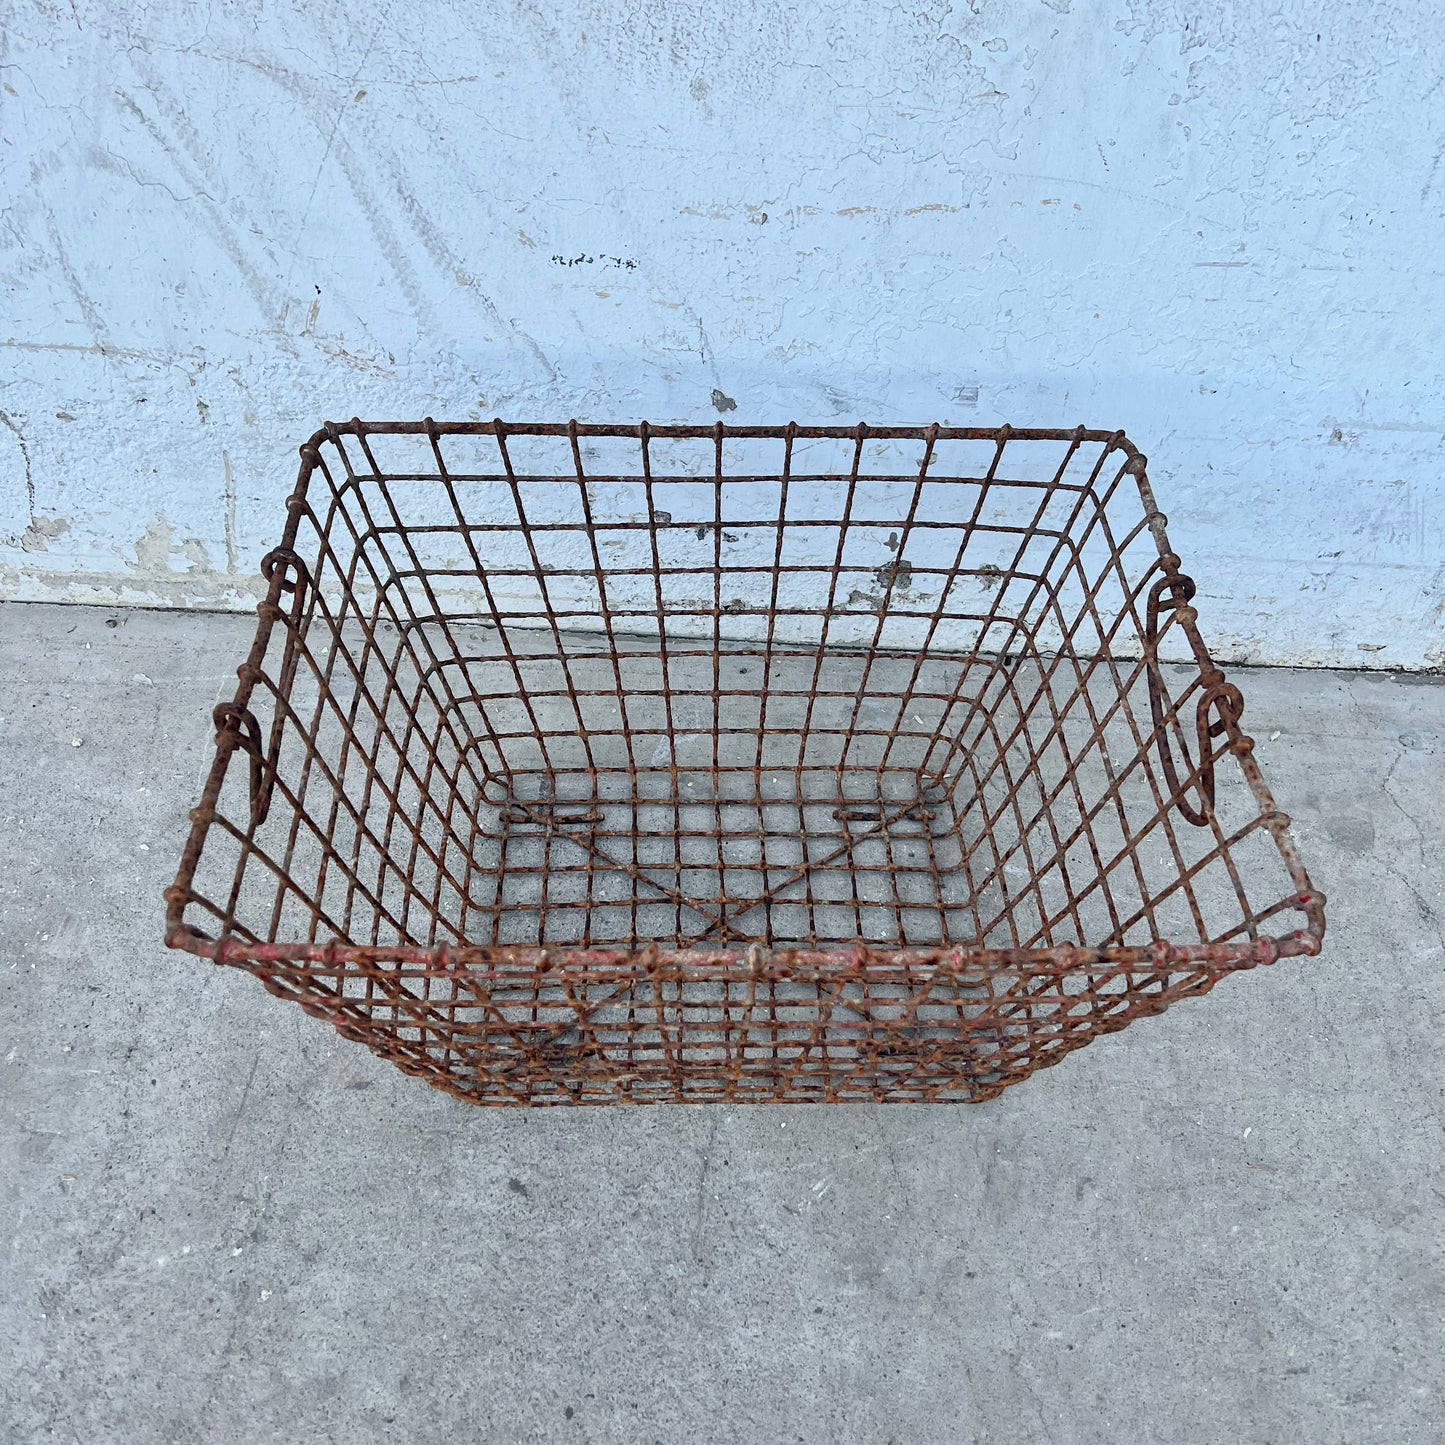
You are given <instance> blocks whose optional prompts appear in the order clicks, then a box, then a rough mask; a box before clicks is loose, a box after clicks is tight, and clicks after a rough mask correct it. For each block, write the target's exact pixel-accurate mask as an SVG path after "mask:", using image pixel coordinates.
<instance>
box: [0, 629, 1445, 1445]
mask: <svg viewBox="0 0 1445 1445" xmlns="http://www.w3.org/2000/svg"><path fill="white" fill-rule="evenodd" d="M111 619H114V621H115V622H116V624H117V625H114V626H110V625H108V622H109V621H110V620H111ZM251 631H252V621H251V619H249V618H246V617H223V616H203V615H194V614H176V613H171V614H160V613H144V612H133V613H107V612H105V611H102V610H97V609H84V608H73V609H66V608H49V607H42V606H21V605H14V604H12V605H9V606H3V607H0V777H3V780H4V789H5V791H4V797H3V801H0V860H3V871H0V980H3V987H0V1221H3V1224H4V1234H5V1238H4V1239H3V1240H0V1250H3V1253H0V1260H3V1263H0V1439H3V1440H5V1441H7V1442H8V1441H15V1442H29V1441H44V1440H52V1439H54V1440H63V1441H67V1442H69V1441H84V1442H86V1445H99V1442H107V1441H123V1442H127V1445H147V1442H152V1441H167V1442H170V1441H174V1442H196V1441H202V1442H211V1441H220V1442H230V1441H235V1442H238V1445H241V1442H244V1445H253V1442H271V1441H274V1442H278V1445H304V1442H311V1441H333V1440H334V1441H341V1442H345V1445H357V1442H366V1441H371V1440H378V1441H381V1440H387V1441H390V1440H415V1441H431V1440H437V1441H441V1440H446V1441H451V1440H466V1441H485V1442H492V1441H495V1442H507V1445H510V1442H517V1441H545V1442H559V1441H561V1442H565V1441H569V1440H576V1441H653V1440H657V1441H662V1442H667V1445H673V1442H677V1441H683V1440H697V1441H704V1442H717V1441H732V1440H747V1441H774V1440H777V1441H782V1440H796V1441H807V1442H811V1441H833V1440H837V1441H880V1442H881V1441H899V1442H932V1441H940V1442H943V1441H947V1442H970V1441H979V1442H997V1441H1008V1442H1011V1445H1027V1442H1034V1441H1040V1442H1048V1445H1073V1442H1094V1441H1098V1442H1110V1445H1115V1442H1132V1441H1147V1442H1160V1445H1163V1442H1188V1445H1199V1442H1214V1441H1220V1442H1223V1441H1228V1442H1231V1445H1234V1442H1254V1441H1259V1442H1265V1441H1268V1442H1276V1445H1279V1442H1293V1441H1300V1442H1308V1445H1330V1442H1341V1445H1344V1442H1349V1445H1355V1442H1360V1441H1366V1440H1380V1441H1388V1442H1391V1445H1406V1442H1414V1441H1418V1442H1422V1445H1423V1442H1437V1441H1439V1440H1441V1439H1442V1438H1445V1338H1442V1320H1445V1264H1442V1251H1445V1167H1442V1166H1445V1132H1442V1129H1445V1090H1442V1084H1445V1069H1442V1066H1441V1065H1442V1045H1441V1030H1442V1019H1445V974H1442V953H1445V809H1442V807H1441V800H1442V798H1445V746H1442V744H1445V689H1442V688H1441V687H1440V686H1439V685H1438V683H1437V681H1436V680H1427V679H1421V678H1415V679H1410V678H1404V677H1396V676H1390V675H1382V674H1374V675H1366V674H1358V675H1350V674H1342V673H1326V672H1257V673H1252V674H1249V675H1247V676H1245V677H1244V678H1243V679H1242V682H1243V686H1244V690H1245V696H1246V699H1247V711H1246V726H1247V727H1248V728H1249V729H1250V730H1251V731H1252V732H1253V733H1254V735H1255V736H1256V737H1257V738H1259V740H1260V744H1261V748H1260V755H1261V758H1262V760H1263V763H1264V765H1265V768H1266V771H1267V774H1268V776H1269V777H1270V779H1271V781H1272V782H1273V784H1274V785H1275V787H1276V790H1277V792H1278V795H1279V797H1280V800H1281V804H1282V806H1284V807H1285V808H1286V810H1287V811H1289V812H1290V813H1291V814H1293V816H1294V818H1295V820H1296V831H1297V834H1298V836H1299V839H1300V843H1301V847H1302V849H1303V851H1304V855H1305V859H1306V863H1307V864H1308V865H1309V866H1310V867H1311V869H1312V871H1313V874H1314V877H1315V879H1316V881H1317V882H1318V883H1319V885H1320V886H1321V887H1322V888H1323V889H1324V890H1325V891H1326V892H1327V893H1328V894H1329V896H1330V900H1331V911H1330V936H1329V938H1328V940H1327V943H1326V950H1325V953H1324V955H1323V957H1322V958H1320V959H1318V960H1316V961H1300V962H1290V963H1282V964H1280V965H1278V966H1276V967H1274V968H1272V969H1259V970H1256V971H1255V972H1253V973H1249V974H1245V975H1242V976H1240V977H1238V978H1235V979H1232V980H1229V981H1227V982H1225V983H1224V984H1223V985H1221V987H1220V988H1219V989H1218V990H1217V992H1216V993H1215V994H1214V995H1212V996H1211V997H1210V998H1208V999H1206V1000H1204V1001H1202V1002H1199V1003H1195V1004H1189V1005H1185V1006H1182V1007H1180V1008H1178V1009H1176V1010H1175V1011H1173V1012H1172V1013H1170V1014H1168V1015H1166V1016H1164V1017H1163V1018H1160V1019H1156V1020H1146V1021H1144V1022H1142V1023H1140V1024H1138V1025H1136V1026H1135V1027H1134V1028H1132V1029H1130V1030H1129V1031H1128V1032H1126V1033H1124V1034H1121V1035H1118V1036H1116V1037H1114V1038H1110V1039H1105V1040H1104V1041H1102V1042H1100V1043H1098V1044H1096V1045H1094V1046H1093V1047H1091V1048H1089V1049H1086V1050H1084V1051H1083V1052H1082V1053H1079V1054H1076V1055H1074V1056H1072V1057H1070V1058H1069V1059H1068V1060H1067V1061H1066V1062H1065V1063H1064V1064H1063V1065H1061V1066H1060V1067H1059V1068H1057V1069H1054V1070H1050V1071H1047V1072H1045V1073H1043V1074H1040V1075H1039V1076H1038V1077H1036V1078H1035V1079H1032V1080H1030V1081H1029V1082H1028V1083H1026V1084H1024V1085H1023V1086H1022V1087H1020V1088H1017V1089H1013V1090H1010V1091H1009V1092H1008V1093H1007V1094H1005V1095H1004V1097H1003V1098H1001V1099H1000V1100H998V1101H997V1102H995V1103H992V1104H987V1105H984V1106H981V1107H976V1108H968V1107H947V1106H937V1107H932V1108H927V1107H908V1106H902V1107H894V1108H892V1109H889V1108H874V1107H871V1106H864V1105H856V1106H851V1105H850V1106H838V1107H835V1108H827V1109H807V1108H791V1109H778V1108H761V1109H752V1110H748V1109H735V1110H734V1109H726V1108H720V1107H716V1108H707V1109H693V1110H688V1109H682V1108H664V1109H651V1110H638V1111H630V1110H622V1109H607V1110H594V1111H561V1112H547V1113H537V1114H526V1113H521V1112H492V1111H484V1110H475V1109H468V1108H467V1107H466V1106H464V1105H461V1104H457V1103H454V1102H452V1101H450V1100H448V1099H446V1098H445V1097H443V1096H442V1095H440V1094H437V1093H435V1092H433V1091H431V1090H429V1089H427V1088H425V1087H423V1086H421V1085H419V1084H417V1083H415V1082H414V1081H412V1080H409V1079H407V1078H405V1077H404V1076H403V1075H401V1074H400V1073H397V1072H394V1071H393V1070H391V1069H390V1068H388V1067H387V1066H385V1065H383V1064H381V1063H379V1062H378V1061H377V1060H375V1059H373V1058H372V1057H371V1056H370V1055H369V1054H367V1053H366V1052H365V1051H364V1050H361V1049H359V1048H357V1047H356V1046H354V1045H350V1044H344V1043H342V1042H341V1041H340V1040H339V1039H338V1038H337V1037H336V1036H335V1035H334V1034H333V1033H332V1032H331V1030H329V1029H327V1028H325V1027H323V1026H322V1025H319V1024H317V1023H315V1022H313V1021H312V1020H310V1019H307V1018H306V1017H305V1016H304V1015H302V1014H301V1013H300V1012H299V1011H298V1010H296V1009H292V1008H287V1007H285V1006H283V1005H282V1004H280V1003H278V1002H277V1001H276V1000H274V999H272V998H270V997H269V996H267V995H266V994H265V993H264V992H263V991H262V990H261V989H260V988H259V987H258V986H257V985H256V984H255V983H254V982H253V981H252V980H250V979H248V978H246V977H244V976H243V975H241V974H239V973H232V972H228V971H223V970H217V969H214V968H212V967H210V966H209V965H206V964H202V963H200V962H199V961H197V960H195V959H191V958H188V957H184V956H181V955H177V954H171V953H168V952H167V951H166V950H165V949H164V948H163V947H162V946H161V944H160V942H159V937H160V928H161V890H162V889H163V888H164V887H165V886H166V884H167V883H168V882H169V881H170V879H171V877H172V874H173V872H174V868H175V863H176V858H177V855H178V852H179V849H180V846H181V842H182V838H183V835H184V831H185V815H186V810H187V809H188V808H189V807H190V806H191V804H192V803H193V801H194V799H195V796H196V794H197V793H198V790H199V778H200V773H201V769H202V766H203V763H204V762H205V760H206V759H207V756H208V754H209V751H210V747H211V729H210V724H209V712H210V705H211V703H212V702H213V701H215V700H216V699H217V698H218V697H219V696H221V695H222V693H223V692H224V693H225V694H226V695H227V696H229V694H230V690H231V687H232V685H233V684H232V676H233V669H234V667H235V665H236V663H237V662H238V661H239V660H240V658H241V656H242V654H243V652H244V646H245V642H246V641H247V640H248V639H249V635H250V633H251ZM1276 732H1277V733H1278V736H1277V737H1272V735H1273V734H1275V733H1276ZM76 739H79V740H80V742H79V745H78V746H76V745H75V740H76ZM1267 740H1268V741H1267Z"/></svg>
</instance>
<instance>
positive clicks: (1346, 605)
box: [0, 0, 1445, 668]
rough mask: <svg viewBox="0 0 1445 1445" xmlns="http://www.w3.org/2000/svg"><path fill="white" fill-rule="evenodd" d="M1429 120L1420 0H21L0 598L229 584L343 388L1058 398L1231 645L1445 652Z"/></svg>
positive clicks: (535, 414)
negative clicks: (1118, 438) (1132, 480)
mask: <svg viewBox="0 0 1445 1445" xmlns="http://www.w3.org/2000/svg"><path fill="white" fill-rule="evenodd" d="M1326 27H1327V28H1326ZM1442 155H1445V40H1442V36H1441V32H1440V29H1439V26H1438V24H1437V22H1436V19H1435V17H1434V16H1433V14H1432V13H1431V11H1430V7H1428V6H1423V5H1420V4H1418V3H1416V0H1406V3H1395V4H1391V3H1372V4H1368V5H1366V4H1364V3H1357V0H1351V3H1349V4H1347V5H1346V6H1345V7H1344V9H1343V10H1340V9H1339V8H1338V7H1336V8H1335V9H1334V10H1332V11H1331V12H1330V13H1329V15H1328V17H1327V18H1325V17H1323V14H1322V12H1319V11H1318V9H1317V8H1307V7H1303V6H1299V5H1293V4H1290V5H1285V6H1283V7H1263V6H1250V5H1243V6H1241V5H1229V4H1223V3H1208V0H1206V3H1203V4H1200V5H1193V6H1181V5H1179V4H1176V3H1165V0H1111V3H1104V0H1029V3H1024V0H1009V3H1003V4H988V3H976V4H974V5H972V6H961V5H960V6H949V5H946V4H928V3H924V4H919V5H913V6H909V7H902V6H891V7H887V6H864V5H853V6H848V7H837V6H823V5H805V6H792V5H787V6H785V5H778V4H770V3H764V4H744V3H737V0H721V3H714V4H709V5H701V4H685V3H677V0H642V3H639V4H636V5H633V6H631V7H629V8H627V9H626V11H625V12H624V11H622V10H619V9H617V8H616V7H608V6H597V5H594V4H591V3H586V0H561V3H558V4H555V5H551V6H530V5H512V4H506V3H504V4H500V5H496V6H486V7H475V6H461V5H445V4H444V5H438V6H428V7H417V6H412V5H401V4H396V3H390V0H360V3H354V4H351V5H347V6H342V5H339V4H335V3H330V0H322V3H318V4H315V5H312V6H308V7H304V13H302V11H301V10H300V9H295V10H293V9H290V8H283V7H280V6H278V5H274V4H270V3H253V4H250V5H245V6H237V7H218V6H213V5H210V4H183V3H159V4H151V5H136V6H123V5H118V4H114V3H102V4H95V5H91V4H86V3H84V0H74V3H71V0H56V3H45V0H41V3H37V4H34V5H31V6H27V7H25V8H24V9H21V8H19V7H14V8H12V9H11V10H10V12H9V14H8V17H7V18H6V20H5V22H4V24H3V27H0V202H3V207H4V210H3V218H0V280H3V286H4V291H5V295H6V298H7V299H6V305H5V309H4V315H3V320H0V597H12V598H30V599H40V600H72V601H94V602H107V603H133V604H145V605H160V606H184V607H217V606H220V607H246V606H249V605H251V603H252V601H253V600H254V597H255V594H256V591H257V573H256V567H257V562H258V560H259V558H260V556H261V555H262V554H263V553H264V552H265V551H266V550H267V549H268V547H269V546H270V545H271V543H272V542H273V541H274V539H275V537H276V535H277V534H278V532H279V530H280V526H281V523H282V520H283V511H282V506H281V502H282V499H283V498H284V496H285V495H286V493H287V492H288V491H289V489H290V486H291V484H292V481H293V479H294V472H295V451H294V448H295V445H296V443H297V442H299V441H300V440H302V439H303V438H304V437H306V436H307V435H309V434H310V433H311V432H312V430H314V428H315V426H316V425H317V424H318V422H319V421H320V420H322V419H324V418H327V417H334V418H346V417H350V416H352V415H361V416H364V417H371V418H376V419H390V418H420V417H422V416H424V415H432V416H436V417H438V418H466V417H472V418H489V417H492V416H495V415H501V416H504V417H507V418H510V419H515V420H529V419H530V420H537V419H562V418H566V417H568V416H578V417H580V418H583V419H587V420H607V419H617V420H635V419H637V418H640V417H648V418H650V419H652V420H654V421H668V420H693V421H704V420H705V421H712V420H715V419H716V418H717V417H718V416H719V415H722V414H724V413H726V416H727V419H728V420H729V421H730V422H748V421H769V422H781V421H786V420H788V419H789V418H794V419H797V420H799V421H812V422H822V421H829V420H839V421H849V422H851V421H855V420H858V419H865V420H868V421H873V422H884V421H889V420H907V421H928V420H941V421H948V422H952V423H955V424H965V425H967V424H978V425H993V424H996V423H999V422H1002V421H1005V420H1007V421H1011V422H1013V423H1014V424H1015V425H1050V426H1052V425H1063V426H1069V425H1073V424H1075V423H1077V422H1080V421H1082V422H1086V423H1087V424H1089V425H1094V426H1108V427H1114V426H1122V427H1124V428H1125V429H1127V430H1128V432H1129V433H1130V435H1131V436H1133V437H1134V438H1135V439H1136V441H1137V442H1138V443H1139V444H1140V446H1142V447H1143V448H1144V449H1145V450H1146V451H1147V452H1148V453H1149V455H1150V457H1151V473H1152V475H1153V478H1154V481H1155V486H1156V490H1157V492H1158V494H1159V496H1160V499H1161V504H1162V505H1163V507H1164V509H1165V510H1166V511H1167V512H1168V514H1169V516H1170V524H1171V534H1172V536H1173V540H1174V543H1175V545H1176V547H1178V549H1179V550H1180V552H1181V553H1182V554H1183V555H1184V557H1185V562H1186V566H1187V567H1188V569H1189V570H1190V571H1191V572H1192V573H1193V574H1194V576H1195V577H1196V578H1197V579H1198V580H1199V582H1200V594H1201V601H1200V607H1201V620H1202V623H1203V626H1204V627H1205V630H1206V634H1207V636H1208V639H1209V641H1210V642H1211V644H1212V645H1213V646H1214V647H1215V649H1216V651H1217V652H1218V654H1219V655H1220V656H1221V657H1222V658H1225V659H1229V660H1238V661H1250V662H1266V663H1305V664H1309V663H1318V664H1331V665H1346V666H1358V665H1361V664H1363V665H1367V666H1400V667H1407V668H1419V667H1431V666H1441V665H1445V517H1442V512H1445V503H1442V495H1445V482H1442V475H1441V474H1442V463H1445V361H1442V356H1445V352H1442V350H1441V347H1440V344H1439V341H1440V337H1441V336H1442V335H1445V287H1442V285H1441V271H1442V266H1445V245H1442V241H1445V163H1442V160H1441V157H1442Z"/></svg>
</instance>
